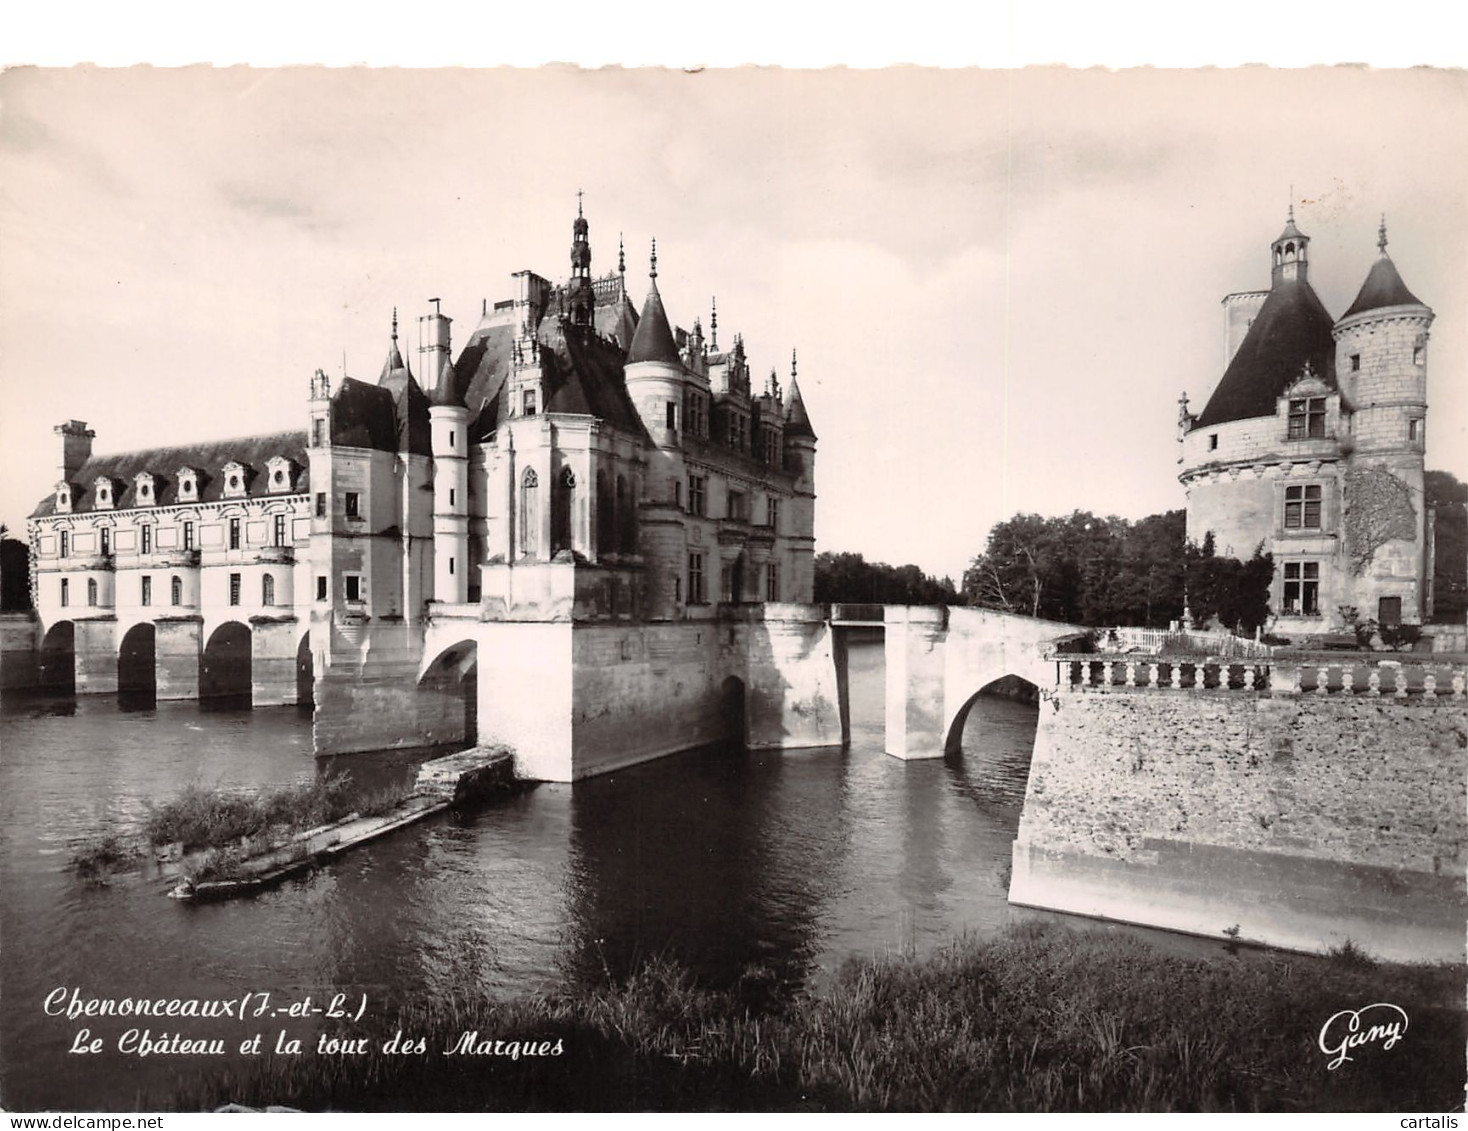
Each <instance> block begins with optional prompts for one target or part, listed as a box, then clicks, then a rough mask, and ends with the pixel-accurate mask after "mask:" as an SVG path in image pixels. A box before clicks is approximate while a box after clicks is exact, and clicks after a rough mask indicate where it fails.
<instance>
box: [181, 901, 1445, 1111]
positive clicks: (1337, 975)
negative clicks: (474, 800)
mask: <svg viewBox="0 0 1468 1131" xmlns="http://www.w3.org/2000/svg"><path fill="white" fill-rule="evenodd" d="M1463 987H1464V970H1463V968H1462V967H1404V966H1385V965H1382V966H1377V967H1375V968H1373V969H1365V968H1363V967H1361V966H1360V965H1359V964H1358V963H1356V962H1355V961H1353V960H1351V959H1349V958H1348V959H1346V960H1323V959H1300V958H1297V957H1296V958H1279V957H1260V956H1257V955H1255V956H1250V957H1249V958H1248V959H1247V960H1243V959H1239V958H1234V957H1229V956H1226V955H1223V954H1220V956H1219V957H1218V958H1216V959H1212V960H1197V959H1181V958H1175V957H1171V956H1167V955H1163V954H1161V953H1159V952H1157V951H1156V950H1154V949H1152V948H1150V947H1149V946H1147V945H1146V944H1144V943H1141V942H1138V941H1136V940H1134V939H1128V938H1122V937H1117V936H1112V935H1109V934H1105V933H1100V932H1090V931H1072V930H1070V929H1067V928H1065V927H1062V926H1057V925H1055V924H1039V923H1033V924H1026V925H1021V926H1018V927H1015V928H1013V929H1011V930H1010V931H1009V932H1008V933H1006V934H1004V935H1003V936H1001V937H999V938H996V939H991V940H986V941H978V940H972V939H967V940H963V941H961V942H959V943H956V944H954V945H953V946H951V947H949V948H948V949H946V950H944V951H942V952H940V953H938V954H935V955H932V956H930V957H927V958H922V959H915V958H910V957H908V958H890V959H882V960H869V961H861V962H853V963H850V964H848V966H847V967H846V968H845V969H844V970H843V972H842V974H841V976H840V978H839V980H838V982H837V984H836V985H835V986H834V988H832V989H831V990H830V991H829V992H826V993H822V994H819V995H816V996H807V995H796V996H789V995H787V996H784V997H782V998H778V999H774V1000H771V999H769V998H768V997H766V998H765V1000H764V1001H763V1003H762V1004H759V1005H755V1004H751V1000H750V999H749V998H748V997H747V996H746V995H744V994H743V993H742V991H741V988H740V986H736V987H735V988H734V989H732V990H724V991H720V990H712V989H708V988H705V987H701V986H700V985H699V984H698V983H697V981H696V979H695V978H694V977H693V975H692V974H691V973H690V972H689V971H687V970H686V969H683V968H681V967H679V966H677V965H676V964H673V963H670V962H667V961H665V960H661V959H655V960H652V961H650V962H648V963H647V964H645V965H644V966H642V967H641V968H639V969H638V970H636V971H634V972H633V973H632V974H631V975H630V976H628V977H627V978H626V979H624V980H622V981H619V982H616V983H613V984H610V985H607V986H604V987H602V988H599V989H593V990H587V991H584V992H577V993H572V992H566V993H562V994H559V995H555V996H549V997H542V998H538V999H533V1000H530V1001H522V1002H514V1003H501V1002H496V1001H492V1000H489V999H487V998H479V997H474V998H460V999H451V1000H434V1001H432V1002H427V1003H424V1004H421V1005H417V1006H413V1007H410V1008H408V1009H407V1010H405V1011H404V1012H402V1013H401V1014H400V1015H398V1016H395V1017H392V1018H385V1019H383V1026H384V1028H383V1032H385V1033H386V1034H388V1035H391V1033H392V1032H393V1031H394V1030H396V1029H401V1030H403V1032H404V1033H405V1034H406V1035H409V1036H423V1037H425V1038H427V1042H428V1052H427V1053H426V1054H425V1055H423V1056H406V1057H405V1056H401V1055H391V1054H382V1053H378V1052H373V1053H370V1054H369V1055H366V1056H360V1057H350V1058H341V1057H330V1056H326V1057H316V1056H312V1055H310V1054H307V1055H306V1056H302V1057H289V1058H280V1059H274V1058H269V1059H266V1060H265V1061H262V1062H260V1063H258V1064H255V1065H252V1066H250V1067H248V1068H245V1069H243V1070H240V1069H231V1070H226V1072H225V1073H224V1074H223V1075H220V1076H217V1077H214V1078H213V1079H211V1080H210V1081H209V1082H208V1083H207V1084H205V1085H195V1086H194V1087H192V1088H191V1090H190V1091H189V1092H188V1093H187V1094H185V1095H180V1096H176V1097H173V1106H184V1107H206V1106H215V1105H217V1104H221V1103H224V1102H227V1101H237V1102H241V1103H245V1104H249V1105H251V1106H263V1105H265V1104H269V1103H278V1104H286V1105H290V1106H295V1107H304V1108H310V1109H316V1108H324V1107H333V1108H338V1109H341V1108H346V1109H359V1110H373V1109H380V1110H411V1109H434V1110H449V1109H468V1110H481V1109H483V1110H520V1109H542V1110H565V1109H572V1110H646V1109H658V1108H668V1109H683V1110H694V1109H705V1108H737V1109H741V1110H755V1109H792V1110H807V1109H822V1110H826V1109H831V1110H851V1109H858V1110H919V1111H927V1110H948V1109H952V1110H1022V1111H1031V1110H1033V1111H1061V1110H1077V1111H1098V1110H1116V1111H1154V1110H1323V1109H1337V1110H1408V1109H1423V1110H1439V1111H1441V1110H1448V1109H1450V1108H1454V1107H1459V1106H1461V1104H1462V1102H1463V1090H1462V1089H1463V1047H1464V1037H1465V1034H1468V1027H1465V1022H1464V1017H1463V1012H1462V998H1463ZM1373 1001H1390V1002H1394V1003H1396V1004H1398V1005H1401V1006H1402V1007H1403V1008H1404V1009H1405V1010H1407V1012H1408V1014H1409V1016H1410V1018H1411V1027H1410V1031H1409V1039H1410V1040H1411V1043H1412V1048H1411V1049H1410V1050H1408V1049H1407V1047H1406V1042H1405V1041H1404V1042H1403V1044H1402V1045H1400V1046H1398V1047H1397V1048H1394V1049H1392V1050H1383V1049H1380V1048H1375V1049H1366V1050H1361V1051H1360V1052H1359V1054H1358V1055H1357V1059H1356V1060H1355V1061H1353V1062H1351V1063H1350V1064H1347V1065H1344V1066H1343V1067H1342V1070H1338V1071H1335V1072H1328V1071H1326V1069H1325V1061H1326V1057H1325V1056H1324V1054H1322V1053H1321V1052H1320V1051H1319V1049H1318V1048H1317V1047H1316V1044H1315V1041H1316V1036H1317V1034H1318V1032H1319V1030H1320V1026H1321V1025H1322V1024H1323V1023H1324V1022H1325V1020H1326V1019H1327V1018H1328V1017H1330V1016H1331V1015H1332V1014H1334V1013H1335V1012H1337V1011H1338V1010H1341V1009H1346V1008H1355V1007H1357V1006H1360V1005H1364V1004H1367V1003H1369V1002H1373ZM473 1029H477V1030H479V1031H480V1033H481V1035H482V1036H485V1037H490V1038H495V1039H504V1040H511V1039H514V1040H520V1041H531V1040H536V1041H538V1040H551V1041H554V1040H556V1039H560V1040H561V1041H562V1042H563V1047H564V1050H565V1052H564V1055H562V1056H560V1057H554V1058H552V1057H523V1058H521V1059H519V1060H513V1061H512V1060H510V1059H509V1058H507V1057H476V1056H446V1055H444V1052H443V1050H445V1049H446V1048H448V1047H449V1046H450V1045H451V1044H452V1043H453V1042H454V1041H455V1040H456V1039H457V1037H458V1036H459V1034H461V1033H463V1032H465V1031H466V1030H473ZM377 1047H380V1046H379V1045H378V1043H377V1042H374V1048H377Z"/></svg>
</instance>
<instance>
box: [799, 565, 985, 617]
mask: <svg viewBox="0 0 1468 1131" xmlns="http://www.w3.org/2000/svg"><path fill="white" fill-rule="evenodd" d="M815 600H816V602H817V604H823V605H825V604H833V603H851V604H873V605H957V604H959V603H960V601H961V599H960V597H959V595H958V591H957V590H956V589H954V587H953V581H952V579H950V578H947V577H945V578H943V579H942V580H941V581H940V580H938V579H936V578H933V577H930V576H928V575H927V574H926V573H924V572H923V571H922V570H921V569H920V568H918V567H917V566H915V565H912V564H908V565H902V566H890V565H888V564H887V563H886V562H869V561H867V560H866V559H865V558H863V557H862V556H861V555H860V554H853V553H839V554H831V553H825V554H817V555H816V560H815Z"/></svg>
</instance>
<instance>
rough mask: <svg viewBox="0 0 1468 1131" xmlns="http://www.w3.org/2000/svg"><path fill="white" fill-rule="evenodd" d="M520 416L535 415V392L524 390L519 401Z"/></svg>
mask: <svg viewBox="0 0 1468 1131" xmlns="http://www.w3.org/2000/svg"><path fill="white" fill-rule="evenodd" d="M520 406H521V410H522V414H523V415H525V416H534V415H535V390H534V389H526V390H525V392H524V395H523V397H522V398H521V401H520Z"/></svg>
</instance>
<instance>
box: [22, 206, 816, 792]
mask: <svg viewBox="0 0 1468 1131" xmlns="http://www.w3.org/2000/svg"><path fill="white" fill-rule="evenodd" d="M590 264H591V247H590V239H589V225H588V223H587V221H586V220H585V218H584V217H583V216H581V215H580V214H579V210H578V215H577V217H576V220H575V222H574V224H573V244H572V255H571V276H570V279H569V280H568V281H567V282H565V283H563V284H559V285H556V284H552V283H551V282H550V281H549V280H548V279H546V278H543V277H541V276H539V275H537V274H535V273H534V272H531V271H521V272H518V273H516V274H515V275H514V276H513V278H514V293H513V295H512V297H510V298H507V299H505V300H504V301H502V302H497V303H495V304H494V305H493V308H491V306H490V304H489V303H488V302H486V303H485V304H484V308H483V311H482V315H481V318H480V320H479V323H478V325H477V326H476V327H475V329H474V332H473V333H472V334H471V335H470V336H469V339H468V341H467V342H466V343H465V344H464V346H463V348H462V349H460V351H459V353H458V356H457V357H455V356H454V355H453V350H452V342H451V334H450V329H451V325H450V323H451V320H450V319H449V318H448V317H447V316H446V315H444V314H443V313H442V312H441V311H440V310H439V309H438V304H437V301H436V300H435V302H434V309H433V310H432V311H431V312H428V313H425V314H424V315H423V316H422V317H421V318H420V319H419V320H418V331H419V334H418V337H419V344H418V352H417V358H418V362H417V364H418V374H417V375H416V376H415V374H414V372H413V370H412V368H411V367H410V366H409V364H408V362H407V361H406V360H405V359H404V357H403V353H402V351H401V350H400V348H399V342H398V322H397V315H396V312H394V315H393V324H392V338H391V344H390V346H389V349H388V355H387V360H386V362H385V363H384V365H383V368H382V371H381V374H380V375H379V377H378V379H377V380H376V381H375V382H366V381H360V380H356V379H354V378H351V377H345V378H343V379H342V380H341V381H339V382H336V383H335V387H333V385H334V383H333V382H332V381H331V380H329V379H328V378H327V377H326V376H325V374H324V373H322V372H320V371H318V372H317V374H316V375H315V377H313V378H312V379H311V382H310V387H309V391H308V398H307V405H306V419H307V429H306V431H305V432H303V433H290V434H283V435H280V436H274V437H251V438H247V439H244V440H240V441H231V442H224V443H218V444H213V445H197V446H195V447H193V448H187V449H184V448H179V449H154V450H151V451H145V452H134V453H125V454H123V455H119V456H107V457H93V455H92V451H91V443H92V436H93V434H92V432H91V431H90V430H89V429H87V428H86V426H85V425H84V424H82V423H80V422H77V421H72V422H69V423H68V424H66V425H63V426H61V427H60V428H58V429H57V432H58V434H59V435H60V437H61V449H62V450H61V460H60V464H61V472H60V478H59V481H58V483H57V485H56V488H55V490H54V492H53V495H52V496H50V497H48V499H46V500H44V501H43V502H42V504H41V505H40V506H39V507H38V508H37V510H36V512H35V514H34V515H33V516H32V519H31V524H30V535H31V545H32V547H33V552H34V560H35V581H34V588H35V591H36V598H37V601H36V603H37V608H38V611H39V614H40V626H39V629H40V632H41V633H43V634H44V636H45V642H44V643H43V646H42V648H41V661H42V662H41V665H40V666H41V669H42V671H43V673H45V674H47V675H48V676H49V677H50V678H51V682H53V683H55V684H57V685H66V684H70V683H72V682H74V684H75V687H76V690H78V691H83V692H96V691H109V692H110V691H116V690H119V689H121V690H124V691H128V690H140V691H142V690H146V691H150V692H154V693H156V694H157V695H158V696H160V697H165V698H193V697H196V696H205V695H208V694H211V693H223V690H221V689H226V690H228V691H230V692H233V693H240V692H241V691H243V692H245V693H248V694H250V695H251V696H252V699H253V701H254V702H255V703H257V704H260V703H287V702H294V701H296V700H297V698H300V697H304V696H306V695H310V696H312V697H313V698H314V702H315V706H316V718H315V748H316V752H317V753H318V754H339V753H349V752H353V751H360V750H373V749H382V748H387V747H402V746H419V745H436V744H441V743H447V742H462V741H466V740H470V739H473V738H476V737H478V738H482V739H485V740H489V739H493V740H495V741H500V742H503V743H506V744H507V745H510V746H512V747H514V748H515V749H516V752H517V757H518V758H519V759H520V761H521V765H522V768H523V769H524V770H525V772H527V773H530V774H532V775H533V776H541V777H548V778H555V779H559V780H571V779H573V778H577V777H583V776H585V775H586V774H588V773H596V772H603V771H605V770H608V769H613V768H616V767H617V766H620V765H625V764H628V763H629V762H633V761H638V760H641V759H644V758H649V757H655V756H657V755H660V754H664V753H668V752H670V751H672V750H676V749H683V748H685V747H687V746H690V745H695V744H697V743H700V742H706V741H710V740H713V739H717V738H721V737H725V736H729V735H735V736H738V737H747V738H748V739H749V740H750V741H751V742H753V743H755V744H757V745H775V746H780V745H810V744H824V743H826V742H833V743H839V742H840V741H841V737H842V736H841V728H840V718H839V716H840V711H839V707H838V706H837V704H838V702H839V695H838V694H837V689H836V686H835V670H834V658H833V654H832V650H831V649H832V645H831V642H830V640H829V633H828V630H827V629H826V627H825V625H824V623H823V620H822V617H821V615H820V612H819V610H817V609H813V608H810V607H809V606H808V605H807V604H805V603H808V602H809V601H810V599H811V595H812V588H813V584H814V578H813V557H814V545H815V536H814V501H815V476H814V472H815V450H816V437H815V433H814V430H813V429H812V427H811V424H810V419H809V416H808V415H807V412H806V409H805V405H804V401H803V399H802V397H801V394H800V390H799V386H798V384H797V381H796V376H795V359H794V355H793V354H792V359H791V373H790V379H789V380H790V383H789V388H788V392H787V390H786V388H785V387H784V386H783V384H782V382H781V380H780V379H779V377H777V376H776V374H775V373H774V372H773V371H771V373H770V374H769V377H768V378H767V379H766V380H765V382H764V388H763V391H762V392H761V391H757V390H756V389H754V388H753V387H752V381H751V368H750V362H749V359H748V357H747V356H746V353H745V348H744V343H743V340H742V339H741V338H740V337H739V336H738V335H736V336H735V337H734V341H733V345H732V347H731V348H729V349H727V350H720V349H719V347H718V323H717V313H713V314H711V316H710V326H709V334H708V336H707V338H706V337H705V335H704V331H703V328H702V325H701V323H700V321H698V320H695V321H694V324H693V329H692V331H691V332H689V331H684V330H682V329H679V328H676V327H675V326H674V325H673V324H672V323H670V322H669V320H668V317H667V313H666V311H665V310H664V308H663V303H662V298H661V296H660V295H659V293H658V289H657V252H656V247H655V246H654V249H653V254H652V259H651V269H650V272H649V289H648V294H647V297H646V300H645V302H644V303H643V306H642V309H641V313H640V314H639V313H638V311H637V310H636V309H635V308H634V306H633V304H632V302H631V299H630V297H629V295H628V291H627V283H626V276H625V259H624V257H622V256H621V255H620V254H619V263H618V270H617V272H616V273H614V274H611V275H608V276H604V277H602V278H593V277H592V276H591V273H590ZM12 635H15V634H12ZM48 649H49V652H48ZM48 655H50V656H51V659H50V661H47V659H46V657H47V656H48ZM12 666H13V665H12ZM231 674H232V675H233V676H234V677H235V678H234V679H233V681H231V680H230V679H228V678H226V677H227V676H229V675H231ZM730 681H733V682H730ZM736 697H737V700H738V708H737V710H736V709H735V707H734V705H733V704H734V700H735V698H736ZM832 720H834V722H833V721H832Z"/></svg>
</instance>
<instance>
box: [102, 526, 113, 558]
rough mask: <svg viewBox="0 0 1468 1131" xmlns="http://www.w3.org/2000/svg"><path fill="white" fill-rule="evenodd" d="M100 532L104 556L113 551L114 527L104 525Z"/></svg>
mask: <svg viewBox="0 0 1468 1131" xmlns="http://www.w3.org/2000/svg"><path fill="white" fill-rule="evenodd" d="M99 533H100V535H101V538H102V556H103V557H106V556H107V555H108V554H110V553H112V528H111V527H110V526H104V527H102V529H101V531H100V532H99Z"/></svg>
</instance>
